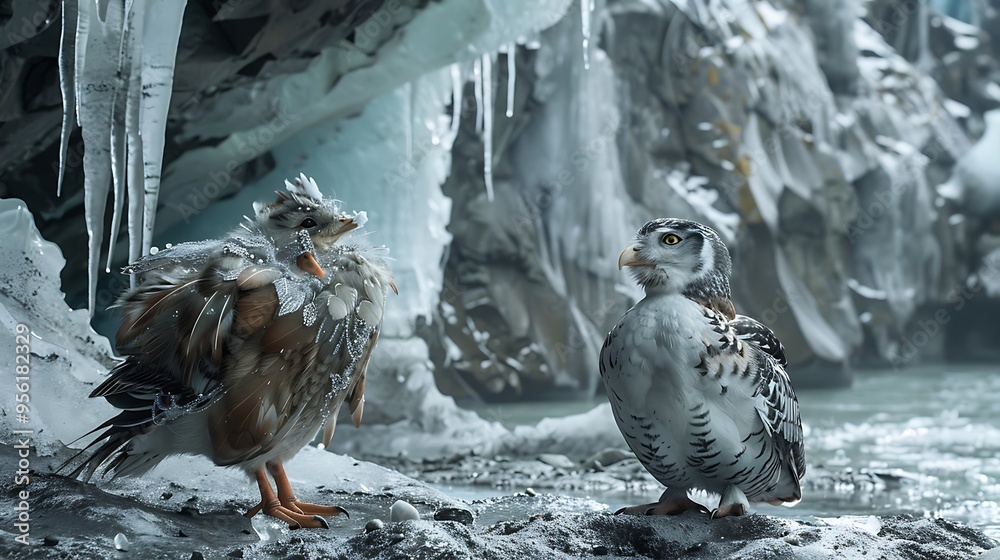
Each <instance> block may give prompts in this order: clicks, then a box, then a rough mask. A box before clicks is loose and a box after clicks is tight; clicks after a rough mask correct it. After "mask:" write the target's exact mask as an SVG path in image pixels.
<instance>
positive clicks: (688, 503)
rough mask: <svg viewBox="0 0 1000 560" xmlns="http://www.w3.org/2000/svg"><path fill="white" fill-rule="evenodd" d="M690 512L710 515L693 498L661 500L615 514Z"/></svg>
mask: <svg viewBox="0 0 1000 560" xmlns="http://www.w3.org/2000/svg"><path fill="white" fill-rule="evenodd" d="M688 510H695V511H700V512H702V513H708V510H707V509H706V508H705V506H703V505H701V504H699V503H698V502H695V501H694V500H692V499H691V498H688V497H687V496H684V497H682V498H666V499H664V498H663V497H661V498H660V501H659V502H653V503H649V504H642V505H638V506H632V507H624V508H622V509H620V510H618V511H616V512H615V515H619V514H625V515H677V514H680V513H684V512H685V511H688Z"/></svg>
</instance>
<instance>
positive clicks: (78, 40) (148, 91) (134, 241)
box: [59, 0, 187, 314]
mask: <svg viewBox="0 0 1000 560" xmlns="http://www.w3.org/2000/svg"><path fill="white" fill-rule="evenodd" d="M186 4H187V1H186V0H178V1H166V0H150V1H143V0H139V1H129V2H124V1H123V0H108V1H105V2H96V1H94V0H82V1H79V0H65V1H64V2H63V24H62V25H63V28H62V35H61V44H60V54H59V61H60V64H59V70H60V79H61V81H62V93H63V131H62V139H61V141H60V143H61V146H60V163H59V166H60V171H59V185H60V186H59V190H60V191H61V186H62V175H63V173H64V171H65V159H66V149H67V146H68V141H69V135H70V133H71V130H72V116H71V115H73V114H75V115H76V120H77V122H78V123H79V125H80V128H81V130H82V132H83V138H84V147H85V152H84V181H85V187H84V188H85V193H86V196H85V199H84V201H85V207H86V209H85V212H86V216H87V235H88V237H89V240H90V245H89V251H90V264H89V267H88V269H89V293H90V296H89V300H88V308H89V309H90V312H91V314H93V312H94V304H95V301H94V298H95V295H96V292H97V276H98V271H99V264H98V261H99V259H100V256H101V246H102V244H103V237H104V226H105V217H104V207H105V204H106V200H107V198H108V192H109V186H110V185H111V184H112V182H113V183H114V203H113V208H114V215H113V216H112V221H111V226H112V227H111V232H110V243H109V249H108V253H109V254H108V264H107V267H108V268H109V267H110V265H111V260H112V257H113V246H114V242H115V240H116V238H117V234H118V227H119V224H120V223H121V213H122V211H123V207H124V204H125V193H126V192H128V194H129V213H128V224H129V225H128V232H129V240H130V249H129V258H130V260H134V259H136V258H138V257H139V255H140V254H141V253H142V252H144V251H146V250H148V249H149V247H150V246H151V245H152V240H153V231H154V229H153V228H154V224H155V218H156V208H157V198H158V195H159V190H160V168H161V166H162V159H163V146H164V135H165V133H166V125H167V111H168V110H169V108H170V95H171V92H172V89H173V73H174V63H175V60H176V56H177V42H178V40H179V37H180V32H181V23H182V18H183V15H184V8H185V6H186ZM147 23H148V25H147ZM74 27H75V31H74ZM147 28H148V30H149V32H146V30H147ZM154 30H155V31H154ZM71 62H72V64H71ZM140 130H141V131H142V133H141V134H140V132H139V131H140ZM140 173H141V175H140ZM140 200H141V202H140ZM140 211H141V213H140Z"/></svg>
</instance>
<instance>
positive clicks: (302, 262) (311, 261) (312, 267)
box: [295, 253, 326, 278]
mask: <svg viewBox="0 0 1000 560" xmlns="http://www.w3.org/2000/svg"><path fill="white" fill-rule="evenodd" d="M295 264H296V265H298V267H299V269H301V270H302V272H308V273H309V274H312V275H313V276H317V277H319V278H322V277H323V276H324V275H325V274H326V273H325V272H323V268H322V267H321V266H319V263H318V262H316V256H315V255H313V254H312V253H302V254H301V255H299V258H298V259H296V260H295Z"/></svg>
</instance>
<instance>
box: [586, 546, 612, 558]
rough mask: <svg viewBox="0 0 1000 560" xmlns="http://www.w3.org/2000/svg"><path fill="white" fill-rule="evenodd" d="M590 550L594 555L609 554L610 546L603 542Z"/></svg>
mask: <svg viewBox="0 0 1000 560" xmlns="http://www.w3.org/2000/svg"><path fill="white" fill-rule="evenodd" d="M590 552H592V553H593V554H594V556H607V555H608V552H610V551H609V550H608V547H606V546H604V545H603V544H599V545H597V546H595V547H594V548H592V549H590Z"/></svg>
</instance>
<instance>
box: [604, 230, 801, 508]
mask: <svg viewBox="0 0 1000 560" xmlns="http://www.w3.org/2000/svg"><path fill="white" fill-rule="evenodd" d="M619 264H620V266H629V267H630V268H631V270H632V272H633V274H634V275H635V277H636V279H637V281H638V282H639V283H640V284H641V285H642V286H643V287H644V288H645V290H646V296H645V298H643V299H642V300H641V301H639V302H638V303H637V304H636V305H635V306H634V307H633V308H632V309H630V310H629V311H628V312H627V313H626V314H625V315H624V316H623V317H622V318H621V320H620V321H619V322H618V324H617V325H616V326H615V327H614V328H613V329H612V330H611V332H610V333H609V334H608V337H607V340H606V341H605V343H604V347H603V348H602V350H601V360H600V371H601V376H602V378H603V379H604V382H605V386H606V388H607V392H608V398H609V400H610V402H611V408H612V411H613V413H614V416H615V420H616V422H617V423H618V427H619V428H620V429H621V432H622V434H623V435H624V436H625V440H626V441H627V443H628V445H629V447H631V449H632V450H633V451H634V452H635V454H636V456H637V457H638V458H639V460H640V461H641V462H642V464H643V465H644V466H645V467H646V469H647V470H648V471H649V472H650V474H652V475H653V476H654V477H655V478H656V479H657V480H659V481H660V482H661V483H662V484H664V485H665V486H666V487H667V489H666V491H665V492H664V493H663V496H662V497H661V499H660V502H659V503H657V504H648V505H646V506H636V508H631V509H629V512H630V513H675V512H678V511H683V510H685V509H692V508H694V507H697V506H696V505H695V504H693V503H692V502H690V500H688V499H687V498H686V495H687V492H688V490H690V489H695V488H699V489H703V490H707V491H710V492H714V493H717V494H721V496H722V499H721V503H720V506H719V508H718V509H717V510H716V511H715V512H714V513H715V514H716V515H738V514H741V513H744V512H745V510H746V506H747V505H748V501H752V502H772V503H782V502H797V501H798V500H799V499H800V498H801V488H800V483H799V480H800V478H801V477H802V475H803V474H804V472H805V455H804V449H803V442H802V426H801V422H800V419H799V409H798V402H797V400H796V398H795V393H794V391H793V390H792V387H791V383H790V381H789V379H788V375H787V373H786V372H785V370H784V367H783V366H784V363H785V361H784V348H783V347H782V346H781V343H780V342H779V341H778V339H777V337H775V336H774V333H773V332H771V331H770V329H768V328H767V327H766V326H764V325H762V324H760V323H759V322H757V321H755V320H753V319H751V318H749V317H744V316H741V315H736V313H735V310H734V309H733V306H732V303H731V301H730V289H729V275H730V268H731V264H730V259H729V254H728V250H727V249H726V247H725V245H724V244H723V243H722V241H721V239H719V237H718V235H717V234H716V233H715V232H714V231H712V230H711V229H710V228H707V227H706V226H704V225H702V224H698V223H696V222H690V221H687V220H672V219H661V220H654V221H652V222H650V223H648V224H646V225H645V226H643V228H642V229H640V230H639V233H638V234H637V236H636V243H635V245H633V246H632V247H630V248H628V249H626V250H625V251H623V253H622V257H621V258H620V260H619Z"/></svg>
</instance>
